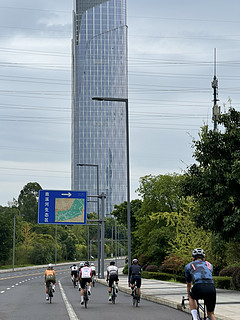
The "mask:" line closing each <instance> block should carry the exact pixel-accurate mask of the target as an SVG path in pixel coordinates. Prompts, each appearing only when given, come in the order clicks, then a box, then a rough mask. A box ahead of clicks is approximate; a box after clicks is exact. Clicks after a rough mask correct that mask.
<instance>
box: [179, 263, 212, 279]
mask: <svg viewBox="0 0 240 320" xmlns="http://www.w3.org/2000/svg"><path fill="white" fill-rule="evenodd" d="M212 271H213V266H212V265H211V263H209V262H207V261H202V260H196V261H193V262H190V263H189V264H187V265H186V267H185V277H186V281H187V283H190V282H193V283H194V284H196V283H213V277H212Z"/></svg>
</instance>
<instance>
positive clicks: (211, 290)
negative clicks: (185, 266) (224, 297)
mask: <svg viewBox="0 0 240 320" xmlns="http://www.w3.org/2000/svg"><path fill="white" fill-rule="evenodd" d="M190 296H191V297H192V298H193V299H194V300H198V299H203V300H204V301H205V304H206V307H207V311H208V312H213V311H214V309H215V305H216V288H215V286H214V284H213V283H198V284H195V285H194V286H193V287H192V289H191V291H190Z"/></svg>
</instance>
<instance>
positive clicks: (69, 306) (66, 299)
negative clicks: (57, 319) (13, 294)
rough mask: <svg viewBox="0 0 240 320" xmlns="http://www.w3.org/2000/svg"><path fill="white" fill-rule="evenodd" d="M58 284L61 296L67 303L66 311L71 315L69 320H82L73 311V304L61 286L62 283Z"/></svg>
mask: <svg viewBox="0 0 240 320" xmlns="http://www.w3.org/2000/svg"><path fill="white" fill-rule="evenodd" d="M58 284H59V288H60V291H61V294H62V297H63V301H64V303H65V306H66V309H67V312H68V315H69V319H70V320H80V319H78V317H77V315H76V313H75V311H74V310H73V308H72V305H71V303H70V302H69V301H68V298H67V296H66V294H65V292H64V290H63V287H62V285H61V281H58Z"/></svg>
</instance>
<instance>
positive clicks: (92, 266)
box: [91, 262, 96, 282]
mask: <svg viewBox="0 0 240 320" xmlns="http://www.w3.org/2000/svg"><path fill="white" fill-rule="evenodd" d="M91 269H92V276H93V281H94V282H95V281H96V267H95V265H94V262H92V263H91Z"/></svg>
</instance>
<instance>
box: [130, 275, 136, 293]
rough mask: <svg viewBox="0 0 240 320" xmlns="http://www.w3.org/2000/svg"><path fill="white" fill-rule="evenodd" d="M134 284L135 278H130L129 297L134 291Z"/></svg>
mask: <svg viewBox="0 0 240 320" xmlns="http://www.w3.org/2000/svg"><path fill="white" fill-rule="evenodd" d="M134 283H135V277H134V276H131V278H130V288H131V291H132V292H131V295H132V296H133V290H134Z"/></svg>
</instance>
